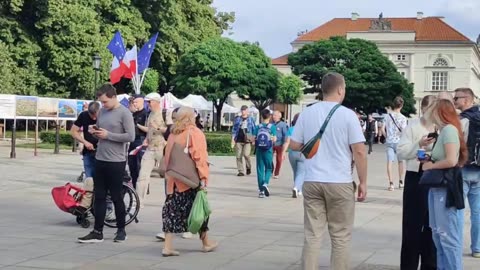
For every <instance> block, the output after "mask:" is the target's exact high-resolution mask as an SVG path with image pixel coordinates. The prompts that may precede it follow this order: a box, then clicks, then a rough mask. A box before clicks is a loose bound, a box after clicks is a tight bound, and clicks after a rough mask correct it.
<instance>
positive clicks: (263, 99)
mask: <svg viewBox="0 0 480 270" xmlns="http://www.w3.org/2000/svg"><path fill="white" fill-rule="evenodd" d="M278 83H279V73H278V71H277V70H276V69H275V68H273V67H272V65H271V64H270V59H269V58H268V57H267V56H266V55H265V53H264V52H263V50H262V49H261V48H260V47H259V46H258V45H256V44H250V43H238V42H234V41H232V40H230V39H227V38H216V39H212V40H209V41H206V42H203V43H201V44H200V45H198V46H196V47H194V48H193V49H191V50H190V51H189V52H187V53H186V54H184V55H183V56H182V57H181V58H180V61H179V63H178V66H177V75H176V78H175V89H174V92H175V94H176V95H178V96H180V97H182V96H187V95H188V94H197V95H202V96H204V97H206V98H207V99H208V100H211V101H213V103H214V105H215V108H216V110H217V128H219V127H220V118H221V111H222V108H223V104H224V103H225V101H226V100H227V98H228V96H229V95H230V94H232V93H233V92H236V93H237V94H238V95H239V96H240V97H242V98H245V99H250V100H252V101H253V102H254V103H256V105H257V106H258V105H259V104H260V105H261V106H265V107H266V106H268V105H270V103H271V102H272V101H273V100H275V99H276V95H277V91H278ZM265 104H266V105H265Z"/></svg>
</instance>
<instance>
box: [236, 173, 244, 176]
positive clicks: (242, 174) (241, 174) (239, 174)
mask: <svg viewBox="0 0 480 270" xmlns="http://www.w3.org/2000/svg"><path fill="white" fill-rule="evenodd" d="M237 176H245V174H244V173H243V172H239V173H238V174H237Z"/></svg>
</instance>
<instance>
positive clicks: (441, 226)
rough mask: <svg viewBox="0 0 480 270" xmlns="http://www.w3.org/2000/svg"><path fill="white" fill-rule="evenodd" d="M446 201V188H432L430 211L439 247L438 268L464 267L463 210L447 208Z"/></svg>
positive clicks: (451, 269) (429, 198) (431, 224)
mask: <svg viewBox="0 0 480 270" xmlns="http://www.w3.org/2000/svg"><path fill="white" fill-rule="evenodd" d="M446 201H447V189H446V188H431V189H430V192H429V193H428V211H429V221H430V227H431V228H432V237H433V242H434V243H435V247H436V248H437V269H438V270H453V269H463V258H462V257H463V210H457V209H456V208H455V207H450V208H447V207H446V206H445V204H446Z"/></svg>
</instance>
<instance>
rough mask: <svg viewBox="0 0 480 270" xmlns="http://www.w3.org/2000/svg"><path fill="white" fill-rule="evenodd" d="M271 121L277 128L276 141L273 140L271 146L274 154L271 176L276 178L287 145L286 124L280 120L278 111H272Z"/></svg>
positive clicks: (280, 116) (278, 175) (278, 174)
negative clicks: (272, 145)
mask: <svg viewBox="0 0 480 270" xmlns="http://www.w3.org/2000/svg"><path fill="white" fill-rule="evenodd" d="M273 122H274V124H275V126H276V128H277V141H276V142H275V147H273V151H274V153H275V154H276V159H275V171H274V173H273V178H274V179H278V178H279V177H280V169H281V168H282V163H283V160H284V159H285V157H286V151H287V147H288V146H287V144H286V142H287V133H288V125H287V123H285V122H284V121H282V113H281V112H280V111H274V112H273Z"/></svg>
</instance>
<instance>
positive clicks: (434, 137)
mask: <svg viewBox="0 0 480 270" xmlns="http://www.w3.org/2000/svg"><path fill="white" fill-rule="evenodd" d="M427 138H431V139H437V138H438V134H437V133H436V132H432V133H428V135H427Z"/></svg>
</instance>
